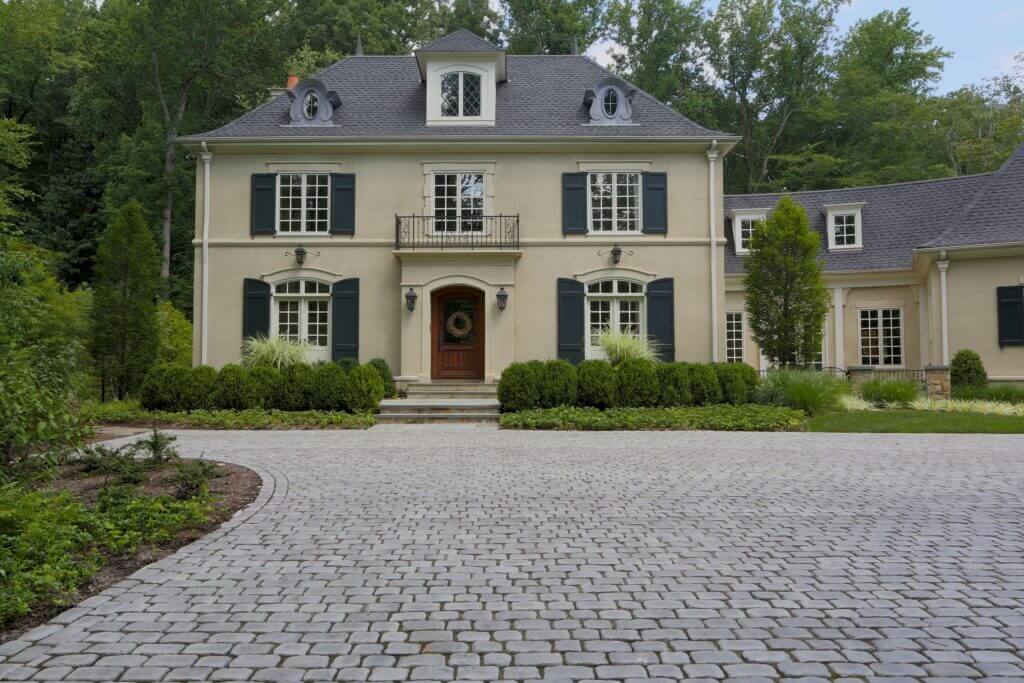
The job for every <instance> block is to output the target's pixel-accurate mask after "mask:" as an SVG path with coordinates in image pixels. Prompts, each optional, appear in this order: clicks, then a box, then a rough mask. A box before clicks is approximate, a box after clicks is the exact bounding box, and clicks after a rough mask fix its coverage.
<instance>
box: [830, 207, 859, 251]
mask: <svg viewBox="0 0 1024 683" xmlns="http://www.w3.org/2000/svg"><path fill="white" fill-rule="evenodd" d="M832 236H833V244H835V246H837V247H855V246H857V214H855V213H837V214H835V215H834V216H833V217H832Z"/></svg>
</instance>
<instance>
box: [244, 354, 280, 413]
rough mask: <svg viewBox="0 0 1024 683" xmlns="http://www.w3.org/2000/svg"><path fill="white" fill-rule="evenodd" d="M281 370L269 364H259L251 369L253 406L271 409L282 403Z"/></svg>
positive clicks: (250, 380)
mask: <svg viewBox="0 0 1024 683" xmlns="http://www.w3.org/2000/svg"><path fill="white" fill-rule="evenodd" d="M282 381H283V380H282V378H281V371H280V370H278V369H277V368H274V367H271V366H269V365H259V366H256V367H254V368H252V369H251V370H249V383H250V385H251V387H252V400H253V405H252V407H253V408H264V409H271V408H276V407H277V405H278V404H279V403H280V401H279V400H278V395H279V394H280V393H281V384H282Z"/></svg>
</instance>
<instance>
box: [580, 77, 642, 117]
mask: <svg viewBox="0 0 1024 683" xmlns="http://www.w3.org/2000/svg"><path fill="white" fill-rule="evenodd" d="M634 95H636V89H635V88H631V87H630V86H629V85H628V84H627V83H626V82H625V81H623V80H622V79H620V78H615V77H614V76H608V77H607V78H603V79H601V80H600V81H598V83H597V85H595V86H594V87H593V88H591V89H589V90H587V92H586V94H585V95H584V98H583V104H584V105H586V106H587V108H588V113H589V114H590V121H588V122H587V124H586V125H591V126H629V125H633V96H634Z"/></svg>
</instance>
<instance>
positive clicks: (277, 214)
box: [274, 169, 331, 237]
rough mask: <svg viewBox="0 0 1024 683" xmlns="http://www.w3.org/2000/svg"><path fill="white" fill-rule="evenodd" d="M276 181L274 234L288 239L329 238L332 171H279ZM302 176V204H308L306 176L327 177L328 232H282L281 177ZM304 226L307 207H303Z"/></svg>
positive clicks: (304, 224)
mask: <svg viewBox="0 0 1024 683" xmlns="http://www.w3.org/2000/svg"><path fill="white" fill-rule="evenodd" d="M276 174H277V177H276V178H275V180H274V234H275V235H284V236H286V237H328V236H330V234H331V172H330V171H303V170H298V169H296V170H279V171H276ZM283 175H300V176H302V203H303V205H305V203H306V176H307V175H325V176H327V229H326V230H305V229H303V230H300V231H298V232H296V231H292V230H288V231H283V230H281V176H283ZM302 226H303V228H305V226H306V207H305V206H303V207H302Z"/></svg>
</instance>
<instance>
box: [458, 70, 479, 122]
mask: <svg viewBox="0 0 1024 683" xmlns="http://www.w3.org/2000/svg"><path fill="white" fill-rule="evenodd" d="M480 102H481V92H480V76H479V75H477V74H466V73H464V74H462V115H463V116H480Z"/></svg>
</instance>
